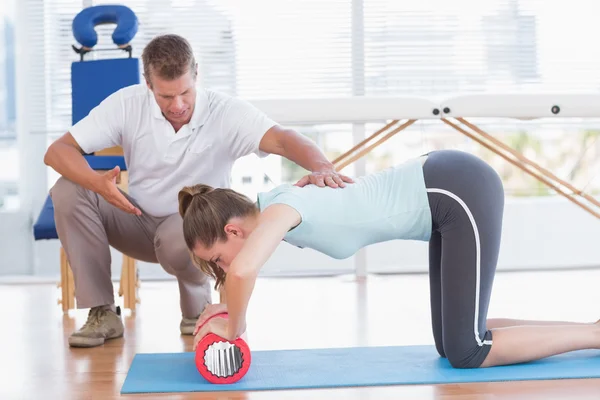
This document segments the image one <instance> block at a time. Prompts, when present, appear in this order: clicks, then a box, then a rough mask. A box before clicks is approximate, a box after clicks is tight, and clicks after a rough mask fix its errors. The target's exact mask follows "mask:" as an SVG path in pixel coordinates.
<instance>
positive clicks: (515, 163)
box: [442, 118, 600, 218]
mask: <svg viewBox="0 0 600 400" xmlns="http://www.w3.org/2000/svg"><path fill="white" fill-rule="evenodd" d="M442 122H444V123H445V124H447V125H449V126H451V127H453V128H454V129H456V130H457V131H458V132H460V133H462V134H464V135H465V136H467V137H469V138H471V139H472V140H474V141H476V142H477V143H479V144H481V145H482V146H484V147H485V148H487V149H488V150H491V151H493V152H494V153H496V154H498V155H499V156H500V157H502V158H504V159H505V160H506V161H508V162H510V163H511V164H513V165H514V166H516V167H518V168H520V169H521V170H523V171H524V172H526V173H527V174H529V175H531V176H532V177H534V178H536V179H537V180H539V181H541V182H542V183H544V184H546V185H547V186H548V187H550V188H552V189H554V190H555V191H556V192H557V193H559V194H561V195H562V196H564V197H566V198H567V199H568V200H570V201H572V202H573V203H575V204H577V205H578V206H580V207H581V208H583V209H584V210H586V211H588V212H589V213H590V214H592V215H594V216H595V217H596V218H600V214H599V213H597V212H595V211H593V210H592V209H591V208H589V207H588V206H586V205H585V204H583V203H581V202H579V201H578V200H576V199H575V198H573V197H572V196H569V195H568V194H567V193H565V192H563V191H562V190H561V189H560V188H559V187H557V186H556V185H554V184H553V183H552V182H550V181H549V180H548V179H546V178H545V177H543V176H541V175H537V174H536V173H534V172H532V171H530V170H529V169H528V168H526V166H525V165H524V163H523V162H522V161H521V162H518V161H515V160H513V159H511V158H509V157H508V156H506V155H505V154H502V153H501V152H500V151H499V150H498V149H496V148H494V147H493V146H492V145H490V144H488V143H486V142H485V141H483V140H482V139H479V138H477V137H476V136H475V135H474V134H472V133H470V132H467V131H466V130H464V129H463V128H461V127H460V126H458V125H456V124H454V123H452V122H450V121H449V120H447V119H445V118H442Z"/></svg>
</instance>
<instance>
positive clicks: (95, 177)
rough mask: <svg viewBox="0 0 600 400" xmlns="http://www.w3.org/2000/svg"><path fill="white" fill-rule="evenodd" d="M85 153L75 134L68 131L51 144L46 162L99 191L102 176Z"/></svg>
mask: <svg viewBox="0 0 600 400" xmlns="http://www.w3.org/2000/svg"><path fill="white" fill-rule="evenodd" d="M83 154H84V151H83V150H82V149H81V147H79V144H78V143H77V141H76V140H75V139H74V138H73V135H71V133H70V132H67V133H65V134H64V135H63V136H61V137H60V138H59V139H57V140H56V141H55V142H54V143H52V144H51V145H50V147H49V148H48V150H47V151H46V154H45V156H44V164H46V165H47V166H49V167H51V168H53V169H54V170H55V171H56V172H58V173H59V174H60V175H62V176H64V177H65V178H67V179H68V180H70V181H73V182H75V183H77V184H78V185H80V186H83V187H84V188H86V189H89V190H92V191H94V192H98V191H99V190H100V188H99V184H100V182H101V180H102V176H101V175H100V174H99V173H98V172H96V171H94V170H93V169H92V168H91V167H90V166H89V164H88V163H87V161H86V160H85V158H83Z"/></svg>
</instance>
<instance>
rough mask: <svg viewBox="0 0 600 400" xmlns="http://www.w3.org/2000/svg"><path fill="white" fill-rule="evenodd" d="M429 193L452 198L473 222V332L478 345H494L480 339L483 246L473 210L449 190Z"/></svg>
mask: <svg viewBox="0 0 600 400" xmlns="http://www.w3.org/2000/svg"><path fill="white" fill-rule="evenodd" d="M427 191H428V192H432V193H441V194H445V195H446V196H449V197H451V198H453V199H454V200H456V201H457V202H458V204H460V205H461V206H462V208H463V209H464V210H465V212H466V213H467V215H468V216H469V220H470V221H471V225H472V226H473V233H474V234H475V251H476V255H477V257H476V259H475V275H476V279H475V318H474V320H473V330H474V332H475V340H476V341H477V344H478V345H479V346H483V345H484V344H489V345H491V344H492V341H491V340H484V341H482V340H481V339H480V338H479V323H478V322H479V281H480V279H481V278H480V274H481V271H480V270H481V244H480V243H479V230H478V229H477V223H476V222H475V218H474V217H473V214H471V210H469V207H468V206H467V205H466V204H465V202H464V201H462V199H461V198H460V197H458V196H457V195H455V194H454V193H452V192H449V191H447V190H444V189H427Z"/></svg>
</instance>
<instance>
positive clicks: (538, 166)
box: [456, 118, 600, 207]
mask: <svg viewBox="0 0 600 400" xmlns="http://www.w3.org/2000/svg"><path fill="white" fill-rule="evenodd" d="M456 119H457V120H458V121H460V122H462V123H463V124H465V125H466V126H468V127H469V128H471V129H472V130H474V131H475V132H477V133H479V134H480V135H481V136H483V137H485V138H486V139H488V140H489V141H491V142H493V143H494V144H496V145H497V146H500V147H501V148H503V149H504V150H506V151H508V152H510V153H511V154H513V155H514V156H515V157H517V158H518V159H519V160H521V161H522V162H524V163H525V164H529V165H531V166H532V167H534V168H536V169H537V170H539V171H540V172H541V173H542V174H543V175H545V176H546V177H547V178H550V179H552V180H555V181H558V182H559V183H560V184H561V185H563V186H565V187H567V188H568V189H569V190H571V191H572V192H573V193H575V194H577V195H579V196H581V197H583V198H584V199H586V200H587V201H589V202H590V203H592V204H594V205H595V206H596V207H600V202H598V200H596V199H594V198H593V197H591V196H590V195H588V194H587V193H584V192H583V191H582V190H580V189H577V188H576V187H574V186H573V185H571V184H570V183H569V182H567V181H565V180H563V179H560V178H559V177H557V176H556V175H554V174H553V173H552V172H550V171H549V170H547V169H545V168H543V167H541V166H540V165H538V164H536V163H535V162H533V161H531V160H530V159H528V158H526V157H525V156H523V155H522V154H520V153H519V152H518V151H516V150H514V149H512V148H510V146H507V145H506V144H504V143H503V142H502V141H500V140H498V139H496V138H495V137H493V136H492V135H490V134H488V133H486V132H485V131H483V130H482V129H481V128H479V127H477V126H476V125H474V124H472V123H470V122H469V121H467V120H465V119H464V118H456Z"/></svg>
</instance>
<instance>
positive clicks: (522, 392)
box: [0, 270, 600, 400]
mask: <svg viewBox="0 0 600 400" xmlns="http://www.w3.org/2000/svg"><path fill="white" fill-rule="evenodd" d="M427 282H428V281H427V276H426V275H394V276H370V277H369V278H368V280H367V281H366V282H356V281H354V280H353V279H352V277H332V278H330V277H328V278H303V279H295V278H294V279H292V278H287V279H266V278H262V279H260V280H259V282H258V283H257V285H256V288H255V294H254V296H253V299H252V303H251V305H250V309H249V315H248V324H249V331H248V336H249V343H250V346H251V349H252V350H267V349H291V348H311V347H344V346H356V345H361V346H362V345H367V346H370V345H372V346H375V345H409V344H432V343H433V338H432V335H431V328H430V326H429V324H430V319H429V308H428V307H429V297H428V296H429V291H428V286H427ZM597 282H600V271H597V270H588V271H573V272H541V271H539V272H531V273H501V274H499V275H498V277H497V278H496V288H495V291H494V294H493V300H492V305H491V306H490V315H489V316H490V317H511V318H523V319H527V318H530V319H531V318H533V319H560V320H574V321H582V322H583V321H595V320H597V319H599V318H600V316H599V315H598V314H600V309H599V308H598V304H600V291H598V290H597V289H596V287H597ZM117 287H118V285H115V288H117ZM59 295H60V293H59V289H57V288H56V287H55V286H54V285H46V284H28V285H4V286H0V301H1V304H3V307H2V308H1V310H0V318H1V321H2V329H0V340H1V342H2V343H3V348H2V357H1V358H0V359H1V361H0V363H1V365H2V374H0V376H1V379H2V382H1V384H0V399H42V398H43V399H77V400H81V399H127V398H131V399H135V398H140V399H167V398H168V399H181V400H188V399H202V400H205V399H258V400H264V399H281V398H285V399H306V398H311V399H312V398H327V399H357V400H358V399H360V400H365V399H388V398H389V399H392V398H393V399H398V398H411V399H446V400H456V399H465V400H470V399H494V400H496V399H511V400H515V399H539V398H543V399H564V398H566V397H567V396H568V397H570V398H574V399H592V398H594V399H597V398H598V396H599V394H600V380H598V379H583V380H555V381H527V382H501V383H476V384H449V385H415V386H390V387H370V388H343V389H327V390H313V389H311V390H295V391H259V392H251V393H234V392H227V393H189V394H188V393H185V394H164V395H126V396H121V395H120V389H121V386H122V384H123V382H124V380H125V377H126V375H127V371H128V368H129V366H130V364H131V361H132V359H133V357H134V355H135V354H136V353H137V352H181V351H191V346H192V338H191V337H182V336H181V335H180V334H179V321H180V311H179V297H178V296H179V295H178V290H177V284H176V283H175V282H174V281H169V282H142V287H141V289H140V297H141V299H142V303H141V304H140V305H139V306H138V311H137V312H136V313H135V315H130V314H129V312H125V313H124V314H125V315H124V320H125V325H126V329H125V336H124V337H123V338H122V339H116V340H113V341H110V342H108V343H107V344H105V345H104V346H100V347H96V348H91V349H71V348H69V347H68V342H67V340H68V336H69V335H70V333H71V332H72V331H73V330H75V329H77V328H78V327H79V326H81V324H83V322H85V319H86V316H87V310H75V311H71V312H70V313H69V315H67V316H64V315H63V314H62V311H61V309H60V306H59V305H57V304H56V299H57V298H58V297H59ZM214 298H215V299H217V298H218V297H217V296H216V294H215V297H214ZM119 300H121V299H119Z"/></svg>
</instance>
